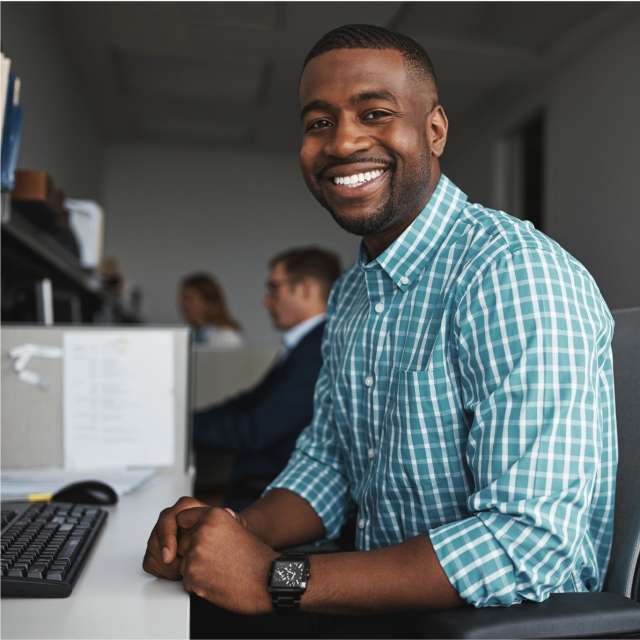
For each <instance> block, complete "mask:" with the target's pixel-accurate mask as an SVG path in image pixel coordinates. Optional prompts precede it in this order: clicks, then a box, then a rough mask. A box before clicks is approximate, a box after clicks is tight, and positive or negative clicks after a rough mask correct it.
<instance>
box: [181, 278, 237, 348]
mask: <svg viewBox="0 0 640 640" xmlns="http://www.w3.org/2000/svg"><path fill="white" fill-rule="evenodd" d="M179 302H180V308H181V310H182V315H183V317H184V319H185V322H187V324H189V325H191V327H192V328H193V330H194V343H195V345H196V346H198V347H208V348H212V349H233V348H236V347H242V346H243V344H244V339H243V337H242V333H241V329H240V325H239V324H238V323H237V322H236V321H235V320H234V318H233V317H232V315H231V313H230V312H229V309H228V308H227V303H226V301H225V297H224V293H223V291H222V287H221V286H220V285H219V284H218V282H217V280H216V279H215V278H214V277H213V276H212V275H209V274H208V273H193V274H191V275H188V276H186V277H185V278H184V279H183V280H182V283H181V286H180V301H179Z"/></svg>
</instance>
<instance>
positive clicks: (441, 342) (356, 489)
mask: <svg viewBox="0 0 640 640" xmlns="http://www.w3.org/2000/svg"><path fill="white" fill-rule="evenodd" d="M612 333H613V320H612V318H611V314H610V313H609V310H608V309H607V307H606V305H605V303H604V301H603V299H602V297H601V295H600V292H599V291H598V288H597V287H596V285H595V283H594V281H593V279H592V278H591V276H590V275H589V274H588V272H587V271H586V269H585V268H584V267H583V266H582V265H581V264H580V263H579V262H577V261H576V260H575V259H574V258H572V257H571V256H570V255H568V254H567V253H566V252H565V251H564V250H563V249H561V248H560V247H559V246H558V245H557V244H556V243H555V242H553V241H552V240H550V239H549V238H547V237H546V236H544V235H543V234H541V233H539V232H538V231H536V230H535V229H534V228H533V226H532V225H531V224H530V223H528V222H522V221H519V220H516V219H514V218H512V217H510V216H508V215H506V214H504V213H502V212H498V211H493V210H490V209H486V208H484V207H482V206H480V205H477V204H471V203H469V202H468V201H467V197H466V195H465V194H464V193H462V191H460V190H459V189H458V188H457V187H456V186H455V185H454V184H453V183H452V182H451V181H450V180H448V179H447V178H446V177H445V176H442V177H441V179H440V181H439V183H438V185H437V188H436V189H435V191H434V193H433V194H432V196H431V199H430V200H429V202H428V204H427V206H426V207H425V209H424V210H423V211H422V212H421V214H420V215H419V216H418V217H417V218H416V219H415V221H414V222H413V223H412V224H411V226H410V227H409V228H408V229H406V230H405V232H404V233H403V234H402V235H401V236H400V237H399V238H398V239H397V240H396V241H395V242H394V243H393V244H392V245H391V246H390V247H388V248H387V249H386V250H385V251H384V252H383V253H382V254H381V255H380V256H378V257H377V258H376V259H375V260H371V261H370V262H367V261H366V254H365V253H364V251H362V250H361V252H360V258H359V260H358V262H357V263H356V264H355V265H354V266H353V267H352V268H351V269H350V270H349V271H348V272H347V273H345V274H344V275H343V277H342V278H341V279H340V280H339V281H338V283H337V284H336V286H335V287H334V289H333V291H332V294H331V298H330V302H329V321H328V324H327V327H326V330H325V336H324V343H323V357H324V365H323V368H322V371H321V373H320V377H319V379H318V383H317V386H316V392H315V405H314V417H313V421H312V423H311V424H310V425H309V426H308V427H307V428H306V429H305V430H304V431H303V433H302V434H301V436H300V438H299V440H298V442H297V445H296V449H295V451H294V453H293V455H292V457H291V460H290V462H289V464H288V466H287V468H286V469H285V470H284V471H283V472H282V473H281V474H280V476H279V477H278V478H277V479H276V480H275V481H274V482H273V483H272V485H271V487H270V488H274V487H282V488H286V489H289V490H291V491H294V492H296V493H298V494H299V495H301V496H302V497H303V498H305V499H306V500H307V501H308V502H309V503H310V504H311V506H312V507H313V508H314V509H315V511H316V512H317V514H318V515H319V517H320V518H321V519H322V522H323V523H324V526H325V530H326V533H327V535H328V536H329V537H335V536H336V535H337V534H338V532H339V531H340V528H341V527H342V525H343V524H344V522H345V520H346V518H347V517H348V516H349V514H350V513H351V512H352V511H353V509H356V510H357V539H356V544H357V547H358V548H359V549H373V548H377V547H384V546H388V545H392V544H396V543H399V542H402V541H404V540H406V539H408V538H411V537H413V536H418V535H421V534H427V535H428V536H429V538H430V539H431V542H432V544H433V547H434V549H435V552H436V554H437V556H438V559H439V561H440V564H441V565H442V567H443V569H444V571H445V573H446V574H447V576H448V578H449V580H450V581H451V584H452V585H453V586H454V588H455V589H456V590H457V591H458V593H459V594H460V596H461V597H462V598H463V599H465V600H466V601H468V602H470V603H471V604H473V605H475V606H478V607H480V606H492V605H510V604H513V603H516V602H520V601H522V600H537V601H540V600H543V599H545V598H546V597H548V595H549V594H550V593H553V592H567V591H597V590H599V589H601V588H602V582H603V579H604V574H605V571H606V568H607V563H608V559H609V553H610V547H611V537H612V531H613V505H614V492H615V474H616V465H617V441H616V423H615V403H614V390H613V372H612V360H611V338H612Z"/></svg>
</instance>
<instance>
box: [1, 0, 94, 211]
mask: <svg viewBox="0 0 640 640" xmlns="http://www.w3.org/2000/svg"><path fill="white" fill-rule="evenodd" d="M2 51H3V53H4V54H5V55H7V56H8V57H9V58H11V62H12V69H13V70H15V71H16V73H17V75H18V76H19V77H20V78H21V80H22V90H21V104H22V105H23V129H22V142H21V145H20V155H19V157H18V167H19V168H26V169H44V170H46V171H48V172H49V173H50V174H51V175H52V177H53V179H54V182H55V184H56V186H57V187H59V188H61V189H62V190H63V191H65V192H66V194H67V195H69V196H74V197H78V198H93V199H99V198H100V183H101V173H102V155H103V150H104V149H103V144H102V140H101V137H100V133H99V131H98V128H97V126H96V122H95V119H94V116H93V114H92V112H91V109H90V107H89V103H88V101H87V99H86V97H85V95H84V93H83V90H82V87H81V85H80V81H79V78H78V77H77V76H76V74H75V73H74V71H73V68H72V66H71V65H70V64H69V63H68V61H67V58H66V55H65V53H64V52H63V48H62V42H61V37H60V34H59V33H58V32H57V29H56V25H55V24H54V23H53V21H52V19H51V16H50V9H49V7H46V6H43V5H42V3H39V2H34V3H29V2H18V3H16V2H3V3H2Z"/></svg>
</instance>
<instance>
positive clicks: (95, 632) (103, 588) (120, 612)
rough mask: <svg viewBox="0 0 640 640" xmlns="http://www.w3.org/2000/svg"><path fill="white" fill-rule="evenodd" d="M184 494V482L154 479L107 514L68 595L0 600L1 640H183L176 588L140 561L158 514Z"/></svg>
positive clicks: (182, 600) (183, 606)
mask: <svg viewBox="0 0 640 640" xmlns="http://www.w3.org/2000/svg"><path fill="white" fill-rule="evenodd" d="M190 494H191V477H190V476H188V475H186V474H185V475H179V476H178V475H171V474H158V475H156V476H153V477H152V478H151V479H150V480H149V481H148V482H147V483H146V484H145V485H144V486H143V487H142V488H140V489H138V490H137V491H135V492H134V493H131V494H129V495H125V496H123V497H122V498H121V499H120V501H119V503H118V504H117V505H115V506H113V507H108V510H109V517H108V518H107V521H106V523H105V526H104V528H103V531H102V533H101V534H100V535H99V536H98V539H97V540H96V542H95V545H94V547H93V550H92V551H91V553H90V555H89V557H88V558H87V563H86V565H85V567H84V570H83V571H82V573H81V575H80V577H79V578H78V581H77V582H76V585H75V587H74V589H73V593H72V594H71V595H70V596H69V597H68V598H55V599H54V598H42V599H40V598H37V599H36V598H3V599H2V604H1V608H2V638H3V639H4V638H6V639H9V638H188V637H189V596H188V594H187V593H186V592H185V591H184V590H183V588H182V583H181V582H171V581H168V580H159V579H157V578H154V577H152V576H150V575H148V574H146V573H145V572H144V571H143V570H142V557H143V555H144V551H145V548H146V545H147V539H148V537H149V533H150V532H151V528H152V526H153V524H154V523H155V521H156V519H157V517H158V514H159V512H160V510H161V509H163V508H164V507H167V506H169V505H170V504H172V503H173V502H175V501H176V500H177V499H178V498H179V497H180V496H182V495H190Z"/></svg>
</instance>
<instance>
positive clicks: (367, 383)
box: [364, 376, 373, 387]
mask: <svg viewBox="0 0 640 640" xmlns="http://www.w3.org/2000/svg"><path fill="white" fill-rule="evenodd" d="M364 384H365V386H367V387H373V376H367V377H366V378H365V379H364Z"/></svg>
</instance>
